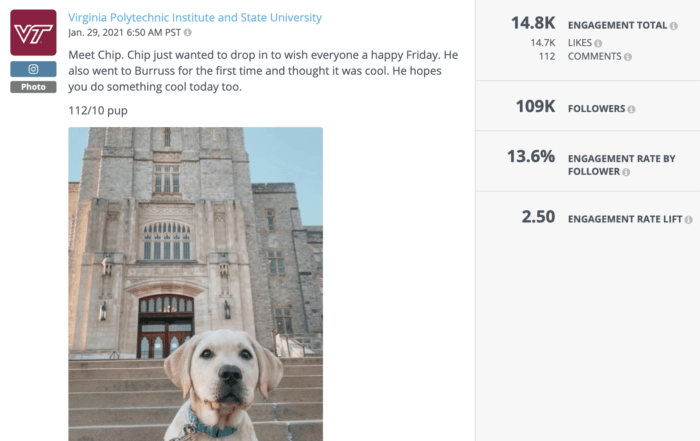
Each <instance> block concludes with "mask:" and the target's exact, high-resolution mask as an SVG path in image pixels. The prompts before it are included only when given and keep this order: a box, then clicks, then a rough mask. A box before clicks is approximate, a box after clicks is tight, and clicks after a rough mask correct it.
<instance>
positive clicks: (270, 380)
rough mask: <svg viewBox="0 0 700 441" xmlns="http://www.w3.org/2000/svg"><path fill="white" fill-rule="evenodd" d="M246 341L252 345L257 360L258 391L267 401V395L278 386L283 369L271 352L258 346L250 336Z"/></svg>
mask: <svg viewBox="0 0 700 441" xmlns="http://www.w3.org/2000/svg"><path fill="white" fill-rule="evenodd" d="M248 339H249V340H250V342H251V343H252V344H253V349H254V350H255V356H256V357H257V358H258V371H259V373H258V375H259V376H258V389H260V393H261V394H262V396H263V397H264V398H265V399H266V400H267V394H268V393H270V391H272V389H274V388H276V387H277V385H278V384H280V380H281V379H282V374H283V373H284V368H283V367H282V362H281V361H280V359H279V358H277V357H275V356H274V355H273V354H272V352H270V351H268V350H267V349H265V348H263V347H262V346H260V343H258V342H257V340H255V339H254V338H253V337H251V336H250V335H248Z"/></svg>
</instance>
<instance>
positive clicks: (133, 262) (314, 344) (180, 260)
mask: <svg viewBox="0 0 700 441" xmlns="http://www.w3.org/2000/svg"><path fill="white" fill-rule="evenodd" d="M68 246H69V285H70V286H69V327H70V329H69V345H70V348H69V350H70V358H71V359H94V358H107V357H110V356H115V355H119V357H120V358H154V357H155V358H160V357H167V355H168V354H169V353H170V351H172V350H174V349H175V348H177V347H178V346H179V345H180V344H182V342H183V341H186V340H187V339H189V337H190V336H191V335H193V334H194V333H197V332H205V331H209V330H215V329H236V330H244V331H247V332H248V333H250V334H251V335H255V336H256V338H257V339H258V341H260V342H261V343H262V344H263V345H264V346H266V347H270V348H271V347H272V345H273V334H272V331H273V330H274V331H277V332H280V333H284V334H288V335H289V336H291V337H293V338H295V339H297V340H298V341H300V342H302V343H304V345H305V346H307V347H308V348H311V349H313V350H314V351H315V352H317V353H322V333H323V304H322V303H323V302H322V289H323V288H322V285H323V229H322V227H304V226H302V223H301V215H300V213H299V205H298V202H297V197H296V189H295V186H294V184H288V183H283V184H251V180H250V169H249V164H248V154H247V153H246V150H245V144H244V139H243V129H241V128H175V127H172V128H170V127H159V128H140V127H129V128H91V129H90V130H89V135H88V144H87V148H86V149H85V151H84V154H83V166H82V173H81V179H80V183H75V182H71V183H69V245H68Z"/></svg>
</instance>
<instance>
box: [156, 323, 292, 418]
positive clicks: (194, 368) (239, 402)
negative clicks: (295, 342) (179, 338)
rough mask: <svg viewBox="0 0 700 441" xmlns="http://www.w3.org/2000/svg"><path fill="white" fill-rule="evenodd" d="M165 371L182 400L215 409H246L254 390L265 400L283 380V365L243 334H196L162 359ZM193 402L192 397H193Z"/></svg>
mask: <svg viewBox="0 0 700 441" xmlns="http://www.w3.org/2000/svg"><path fill="white" fill-rule="evenodd" d="M165 372H166V374H167V375H168V378H170V380H171V381H172V382H173V383H175V385H176V386H178V387H180V388H181V389H182V390H183V394H184V397H187V393H188V392H189V391H190V389H192V390H193V392H194V394H195V396H196V399H199V400H201V401H203V402H204V403H207V404H211V405H212V406H215V407H218V406H221V405H234V406H240V407H243V408H248V407H249V406H250V405H251V404H253V399H254V397H255V389H256V388H257V389H260V392H261V393H262V394H263V396H264V397H265V398H267V394H268V392H269V391H271V390H272V389H273V388H275V387H276V386H277V384H279V381H280V380H281V379H282V362H280V360H279V359H278V358H277V357H275V356H274V355H272V353H271V352H270V351H268V350H267V349H265V348H263V347H262V346H260V345H259V344H258V342H257V341H255V339H253V338H252V337H250V336H249V335H248V334H246V333H245V332H238V331H229V330H220V331H210V332H205V333H202V334H198V335H196V336H194V337H192V338H191V339H190V340H189V341H187V343H185V344H183V345H182V346H180V347H179V348H178V349H177V350H176V351H175V352H174V353H172V354H171V355H170V357H168V358H167V359H166V360H165ZM193 399H195V397H193Z"/></svg>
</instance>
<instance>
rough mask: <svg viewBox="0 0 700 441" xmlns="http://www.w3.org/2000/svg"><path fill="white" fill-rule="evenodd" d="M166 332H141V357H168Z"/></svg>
mask: <svg viewBox="0 0 700 441" xmlns="http://www.w3.org/2000/svg"><path fill="white" fill-rule="evenodd" d="M165 342H166V334H165V332H149V333H141V340H140V341H139V358H166V357H167V356H168V355H167V352H166V350H167V348H166V344H165Z"/></svg>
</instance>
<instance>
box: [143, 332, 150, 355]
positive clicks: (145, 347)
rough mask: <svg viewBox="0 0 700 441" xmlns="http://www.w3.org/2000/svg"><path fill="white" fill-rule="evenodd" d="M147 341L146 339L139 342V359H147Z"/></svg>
mask: <svg viewBox="0 0 700 441" xmlns="http://www.w3.org/2000/svg"><path fill="white" fill-rule="evenodd" d="M149 349H150V348H149V347H148V339H147V338H146V337H144V338H143V340H141V358H148V350H149Z"/></svg>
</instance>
